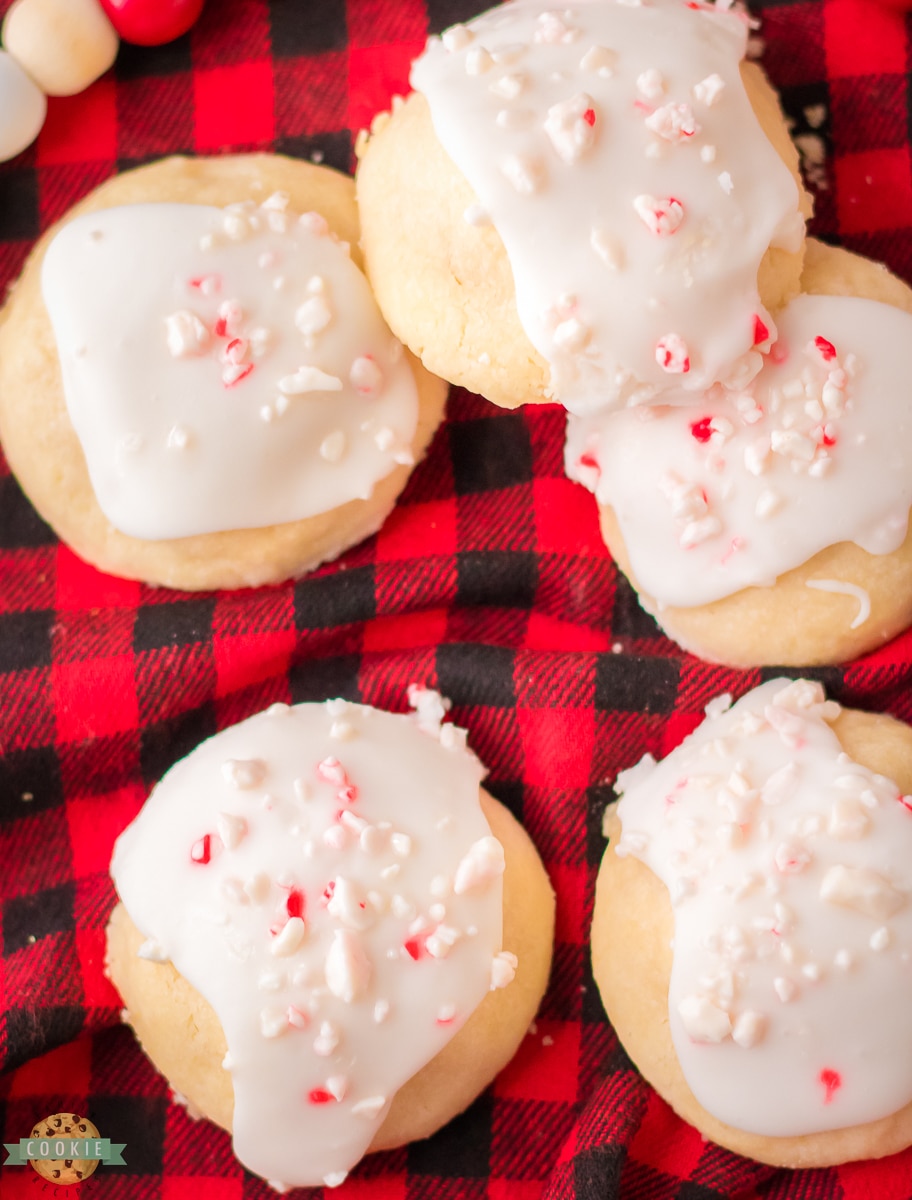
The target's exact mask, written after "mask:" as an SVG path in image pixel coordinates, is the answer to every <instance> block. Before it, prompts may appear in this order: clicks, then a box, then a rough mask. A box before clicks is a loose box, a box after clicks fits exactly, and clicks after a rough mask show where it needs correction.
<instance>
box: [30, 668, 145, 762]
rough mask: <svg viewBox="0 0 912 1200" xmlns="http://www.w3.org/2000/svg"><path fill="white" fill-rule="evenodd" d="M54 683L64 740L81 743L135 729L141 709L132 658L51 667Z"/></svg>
mask: <svg viewBox="0 0 912 1200" xmlns="http://www.w3.org/2000/svg"><path fill="white" fill-rule="evenodd" d="M51 680H52V686H53V689H54V706H55V709H56V712H57V735H58V737H59V738H60V739H61V741H64V742H80V741H82V740H83V738H94V737H99V736H101V735H103V734H106V733H119V732H121V731H123V730H126V729H135V728H136V725H137V722H138V721H139V708H138V705H137V702H136V684H135V679H134V675H133V659H132V657H131V656H129V655H120V656H118V657H116V658H91V659H88V660H87V661H86V662H68V663H59V664H56V665H55V666H53V667H52V668H51Z"/></svg>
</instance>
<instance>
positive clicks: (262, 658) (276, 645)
mask: <svg viewBox="0 0 912 1200" xmlns="http://www.w3.org/2000/svg"><path fill="white" fill-rule="evenodd" d="M296 641H297V635H296V633H295V632H294V630H291V629H289V630H284V631H281V632H277V633H249V634H247V635H246V636H245V637H244V636H239V637H216V638H213V641H212V656H213V659H214V660H215V672H216V677H217V682H216V695H218V696H226V695H228V693H229V692H235V691H238V690H239V689H240V688H245V687H250V686H251V685H252V684H255V683H261V682H262V681H263V680H264V679H272V678H275V677H279V676H282V675H284V674H285V672H286V671H287V669H288V664H289V662H290V660H291V653H292V651H293V650H294V647H295V642H296Z"/></svg>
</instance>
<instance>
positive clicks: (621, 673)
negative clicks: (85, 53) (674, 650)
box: [595, 654, 679, 713]
mask: <svg viewBox="0 0 912 1200" xmlns="http://www.w3.org/2000/svg"><path fill="white" fill-rule="evenodd" d="M678 675H679V671H678V664H677V662H676V661H674V660H673V659H670V658H641V657H634V656H631V655H622V654H600V655H599V657H598V661H597V662H596V664H595V706H596V708H600V709H603V710H604V711H606V712H642V713H669V712H671V711H672V709H673V708H674V706H675V700H676V699H677V695H678Z"/></svg>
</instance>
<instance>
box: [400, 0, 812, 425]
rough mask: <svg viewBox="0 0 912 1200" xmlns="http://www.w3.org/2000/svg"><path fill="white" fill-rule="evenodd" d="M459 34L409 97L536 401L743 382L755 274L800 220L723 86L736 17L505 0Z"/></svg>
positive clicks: (635, 395) (735, 73) (728, 86)
mask: <svg viewBox="0 0 912 1200" xmlns="http://www.w3.org/2000/svg"><path fill="white" fill-rule="evenodd" d="M459 28H460V30H461V32H460V35H459V36H458V37H456V38H453V37H447V36H445V37H444V38H443V39H442V40H440V39H437V38H431V39H430V41H429V43H428V46H427V49H426V51H425V53H424V55H423V56H422V57H421V58H419V59H418V61H417V62H416V63H415V65H414V67H413V69H412V75H411V82H412V85H413V86H414V87H415V88H416V90H418V91H419V92H422V93H423V94H424V95H425V97H426V98H427V100H428V103H429V105H430V110H431V118H432V120H433V124H434V129H435V131H436V134H437V136H438V138H439V140H440V142H441V144H442V145H443V147H444V149H445V150H446V152H447V153H448V154H449V156H450V157H451V158H452V159H453V161H454V162H455V163H456V165H457V167H458V168H459V170H460V171H461V172H462V174H463V175H464V176H465V177H466V179H467V180H468V182H469V183H470V185H471V187H472V189H473V190H474V192H475V194H476V196H477V197H478V207H479V210H480V211H483V212H484V213H486V214H488V215H489V216H490V218H491V220H492V221H493V224H494V226H495V227H496V229H497V231H498V233H499V234H500V237H501V239H502V240H503V243H504V246H505V248H506V251H507V254H508V256H509V259H510V264H511V266H512V269H513V277H514V281H515V285H516V301H517V307H518V310H519V316H520V320H521V322H522V325H523V328H524V329H525V331H526V334H527V336H528V338H529V340H530V341H531V342H532V344H533V345H534V346H535V347H536V349H538V350H539V352H540V353H541V354H542V355H543V356H544V357H545V358H546V359H547V360H548V362H549V363H550V365H551V370H552V380H551V386H552V390H553V392H554V394H555V396H556V397H557V398H559V399H560V400H561V401H562V403H564V404H565V405H566V406H567V407H568V408H570V409H571V410H573V411H589V410H592V409H594V408H598V407H603V406H615V407H616V406H617V405H618V404H621V403H625V402H629V403H633V402H636V401H639V400H643V399H647V398H650V397H651V396H653V395H655V394H656V393H657V392H659V391H663V390H665V389H667V388H668V387H670V386H683V387H685V388H686V389H688V390H698V389H702V388H705V387H708V386H709V385H710V384H711V383H713V382H714V381H715V380H718V379H727V378H728V377H729V376H737V377H738V378H739V379H743V378H744V377H745V376H746V375H749V374H750V372H751V371H756V369H757V367H758V365H759V363H758V356H757V355H755V354H753V355H752V354H751V353H750V352H751V350H752V347H753V346H754V344H755V338H754V329H755V318H756V317H758V316H759V314H760V313H761V312H762V311H763V310H762V309H761V307H760V301H759V297H758V293H757V270H758V267H759V264H760V261H761V259H762V257H763V255H764V254H765V253H766V251H767V249H768V247H769V246H770V245H771V244H772V245H781V246H787V247H788V248H790V249H793V250H794V249H797V248H798V247H799V246H800V242H801V237H802V234H803V221H802V219H801V217H800V215H799V212H798V189H797V186H796V184H795V182H794V180H793V178H792V176H791V175H790V173H789V171H788V169H787V168H786V167H785V165H784V163H783V162H782V160H781V159H780V158H779V156H778V154H776V152H775V151H774V150H773V148H772V146H771V145H770V143H769V141H768V139H767V138H766V136H765V134H764V133H763V131H762V130H761V128H760V126H759V124H758V122H757V119H756V117H755V116H754V114H753V111H752V109H751V107H750V103H749V101H748V99H747V95H746V93H745V91H744V87H743V84H742V82H741V77H740V71H739V61H740V59H741V58H742V57H743V55H744V51H745V45H746V37H747V26H746V23H745V20H744V17H743V15H742V14H738V13H735V12H726V11H721V10H720V9H718V8H716V9H713V8H710V7H706V6H703V5H694V4H686V3H684V2H683V0H654V2H653V3H651V4H649V5H630V4H628V3H622V2H617V3H615V2H613V0H603V2H600V3H586V4H581V5H579V6H577V7H576V8H574V9H573V10H572V12H569V11H568V12H549V11H545V10H543V8H542V6H541V4H540V2H539V0H517V2H516V3H512V4H510V5H508V6H505V7H504V8H498V9H494V10H493V11H492V12H491V13H489V14H486V15H485V16H483V17H480V18H478V19H477V20H474V21H471V22H469V23H468V24H467V25H466V26H460V27H459ZM764 323H765V324H766V325H768V326H770V327H771V326H772V323H771V321H770V320H769V317H768V316H764V317H763V318H762V320H761V324H764Z"/></svg>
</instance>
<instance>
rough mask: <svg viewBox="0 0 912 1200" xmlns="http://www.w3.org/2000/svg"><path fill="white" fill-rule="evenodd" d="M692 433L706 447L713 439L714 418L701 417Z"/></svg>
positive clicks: (691, 430) (692, 428) (691, 429)
mask: <svg viewBox="0 0 912 1200" xmlns="http://www.w3.org/2000/svg"><path fill="white" fill-rule="evenodd" d="M690 432H691V435H692V436H693V437H695V438H696V439H697V441H698V442H700V444H701V445H705V444H706V443H707V442H708V441H709V439H710V438H711V437H712V417H701V418H700V420H699V421H694V423H693V424H692V425H691V427H690Z"/></svg>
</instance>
